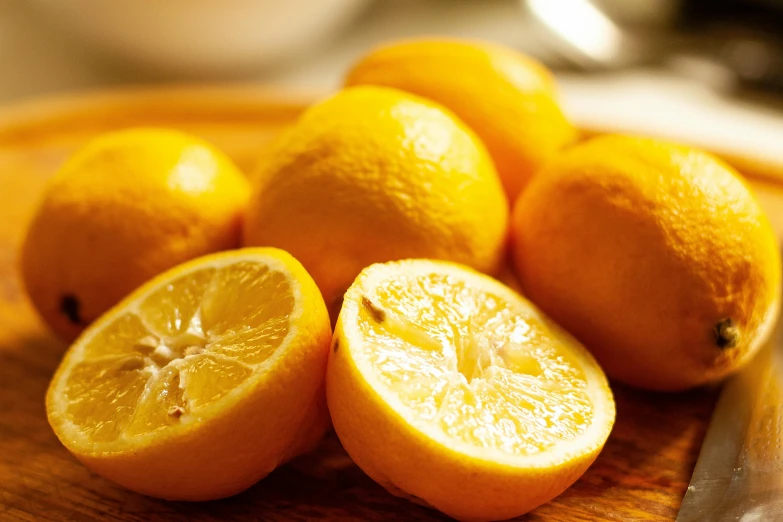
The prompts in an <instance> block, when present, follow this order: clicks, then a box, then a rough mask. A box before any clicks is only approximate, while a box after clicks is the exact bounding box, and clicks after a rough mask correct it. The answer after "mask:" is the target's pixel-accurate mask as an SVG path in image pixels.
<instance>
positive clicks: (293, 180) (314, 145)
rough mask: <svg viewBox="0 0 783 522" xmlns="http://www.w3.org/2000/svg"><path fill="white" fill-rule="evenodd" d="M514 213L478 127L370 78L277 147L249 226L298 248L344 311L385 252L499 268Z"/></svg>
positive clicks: (319, 108)
mask: <svg viewBox="0 0 783 522" xmlns="http://www.w3.org/2000/svg"><path fill="white" fill-rule="evenodd" d="M507 215H508V205H507V203H506V198H505V196H504V194H503V189H502V187H501V185H500V182H499V180H498V178H497V174H496V172H495V169H494V168H493V165H492V161H491V160H490V158H489V156H488V155H487V153H486V151H485V149H484V147H483V145H482V144H481V143H480V141H479V140H478V139H477V138H476V137H475V136H474V135H473V133H472V132H471V131H470V130H469V129H467V128H466V127H465V126H464V125H463V124H462V123H461V122H459V121H458V120H457V119H455V118H454V117H453V116H452V115H451V114H450V113H448V112H447V111H445V110H442V109H441V108H440V107H438V106H435V105H433V104H432V103H430V102H428V101H425V100H423V99H420V98H417V97H414V96H412V95H409V94H406V93H403V92H401V91H398V90H395V89H389V88H382V87H371V86H366V87H356V88H350V89H346V90H344V91H342V92H340V93H338V94H336V95H334V96H333V97H331V98H329V99H327V100H325V101H323V102H321V103H318V104H316V105H314V106H313V107H311V108H310V109H308V110H307V111H306V112H305V113H304V114H303V115H302V117H301V119H300V120H299V121H298V122H297V124H296V125H295V126H294V127H293V128H292V129H291V130H290V131H289V132H288V133H286V134H285V135H284V136H283V137H282V138H281V139H280V140H279V141H278V142H277V144H276V145H274V146H273V147H272V148H271V150H269V151H268V152H267V153H266V155H265V157H264V159H263V161H262V164H261V167H260V169H259V172H257V173H256V176H255V177H254V178H253V190H252V195H251V201H250V205H249V209H248V216H247V223H246V226H245V234H244V237H245V244H247V245H270V246H276V247H279V248H282V249H284V250H286V251H288V252H290V253H291V254H293V255H294V256H295V257H296V258H297V259H299V260H300V261H301V262H302V264H303V265H304V266H305V268H306V269H307V270H308V272H309V273H310V274H312V276H313V278H314V279H315V281H316V283H318V287H319V288H320V289H321V292H322V293H323V295H324V299H325V300H326V303H327V306H328V307H329V309H330V313H331V314H332V318H333V319H335V318H336V316H337V312H338V311H339V309H340V303H341V301H342V296H343V293H344V292H345V290H346V289H347V288H348V286H350V284H351V282H352V281H353V279H354V278H355V277H356V276H357V274H358V273H359V272H360V271H361V269H362V268H364V267H365V266H368V265H370V264H372V263H374V262H379V261H388V260H394V259H403V258H408V257H428V258H435V259H447V260H454V261H459V262H461V263H465V264H467V265H469V266H472V267H474V268H476V269H478V270H481V271H485V272H492V271H494V270H496V269H497V268H498V267H499V264H500V261H501V256H502V252H503V248H504V242H505V234H506V225H507V219H508V216H507Z"/></svg>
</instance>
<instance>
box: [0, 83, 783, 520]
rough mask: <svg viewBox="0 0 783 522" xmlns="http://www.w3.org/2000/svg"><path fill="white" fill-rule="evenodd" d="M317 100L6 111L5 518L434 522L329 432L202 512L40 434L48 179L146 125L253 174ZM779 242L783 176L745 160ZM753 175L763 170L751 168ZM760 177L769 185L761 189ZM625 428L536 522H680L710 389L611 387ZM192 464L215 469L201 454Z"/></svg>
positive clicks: (0, 343)
mask: <svg viewBox="0 0 783 522" xmlns="http://www.w3.org/2000/svg"><path fill="white" fill-rule="evenodd" d="M308 101H309V99H307V98H299V99H297V98H294V97H290V96H285V95H282V94H280V93H274V92H270V91H267V90H263V89H260V88H257V87H231V88H223V87H214V88H211V87H194V88H168V89H158V90H132V91H124V92H115V93H111V94H100V95H93V96H85V97H80V98H75V99H65V100H59V101H40V102H33V103H30V104H26V105H22V106H17V107H14V108H10V109H5V110H0V519H2V520H36V521H38V520H74V521H82V520H84V521H87V520H90V521H92V520H95V521H98V520H132V521H142V520H144V521H155V520H188V521H191V520H311V519H327V518H328V519H340V520H357V521H359V520H361V521H366V520H439V519H443V517H442V516H441V515H439V514H438V513H437V512H435V511H432V510H428V509H425V508H422V507H419V506H416V505H414V504H411V503H409V502H407V501H405V500H401V499H398V498H396V497H393V496H392V495H390V494H388V493H387V492H386V491H385V490H383V489H382V488H381V487H379V486H377V485H376V484H375V483H374V482H372V481H371V480H370V479H369V478H367V477H366V476H365V475H364V474H363V473H362V472H361V470H359V469H358V468H357V467H356V466H355V465H354V464H353V463H352V462H351V460H350V459H349V458H348V456H347V455H346V454H345V453H344V452H343V450H342V448H341V447H340V444H339V441H338V440H337V439H336V438H335V436H334V435H333V434H332V435H330V436H329V437H327V439H326V440H325V441H324V443H323V444H322V445H321V447H320V448H319V449H318V450H316V451H315V452H314V453H312V454H310V455H307V456H304V457H301V458H299V459H297V460H295V461H294V462H292V463H290V464H288V465H286V466H283V467H282V468H280V469H278V470H276V471H275V472H273V473H272V474H271V475H270V476H269V477H267V478H266V479H264V480H262V481H261V482H259V483H258V484H257V485H255V486H254V487H252V488H251V489H249V490H248V491H246V492H244V493H242V494H240V495H237V496H235V497H232V498H229V499H226V500H222V501H216V502H206V503H179V502H165V501H160V500H156V499H152V498H147V497H143V496H141V495H137V494H135V493H132V492H129V491H126V490H124V489H122V488H120V487H118V486H115V485H114V484H112V483H110V482H108V481H106V480H104V479H102V478H100V477H98V476H96V475H94V474H92V473H90V472H89V471H88V470H87V469H86V468H85V467H83V466H82V465H81V464H80V463H79V462H77V461H76V460H75V459H74V458H72V457H71V456H70V454H68V452H67V451H66V450H65V449H64V448H63V447H62V446H61V445H60V444H59V442H58V441H57V439H56V438H55V436H54V434H53V433H52V431H51V430H50V428H49V426H48V425H47V422H46V416H45V412H44V400H43V398H44V391H45V389H46V386H47V384H48V381H49V378H50V376H51V374H52V372H53V371H54V369H55V367H56V365H57V363H58V360H59V358H60V356H61V355H62V353H63V351H64V349H65V346H64V345H63V344H62V343H61V342H59V341H57V340H56V339H55V338H54V337H53V336H52V335H51V334H49V333H48V332H47V331H46V329H45V328H44V326H43V325H42V324H41V322H40V321H39V320H38V318H37V317H36V315H35V313H34V311H33V310H32V308H31V306H30V305H29V303H28V301H27V300H26V297H25V296H24V293H23V290H22V287H21V285H20V281H19V278H18V275H17V271H16V258H17V250H18V244H19V242H20V240H21V237H22V234H23V232H24V229H25V225H26V222H27V220H28V219H29V216H30V213H31V211H32V209H33V206H34V204H35V201H36V198H37V197H38V193H39V191H40V189H41V186H42V184H43V182H44V180H45V179H46V178H47V177H48V176H49V175H51V174H52V173H53V172H54V171H55V170H56V169H57V167H58V166H59V165H60V164H61V162H62V161H63V160H64V158H65V157H66V156H67V155H68V154H70V153H71V152H72V151H74V150H75V149H76V148H77V147H79V146H80V145H81V144H83V143H84V142H85V140H87V139H89V138H91V137H93V136H95V135H96V134H99V133H101V132H105V131H109V130H112V129H117V128H122V127H128V126H136V125H146V126H166V127H174V128H179V129H183V130H186V131H189V132H192V133H195V134H198V135H200V136H203V137H204V138H206V139H208V140H210V141H212V142H213V143H215V144H216V145H217V146H219V147H220V148H222V149H223V150H225V151H226V152H227V153H228V154H230V155H231V156H232V157H233V158H234V159H235V160H236V162H237V163H238V164H239V166H240V167H241V168H243V169H245V171H249V170H252V168H253V165H254V162H255V160H256V158H257V157H258V154H259V151H260V150H261V149H263V147H264V146H265V145H266V144H267V143H268V142H269V140H270V139H272V138H273V137H274V136H275V135H276V134H277V133H278V132H279V131H280V129H281V128H283V127H284V126H286V125H288V124H290V123H291V122H292V121H293V120H294V119H295V118H296V116H297V115H298V114H299V113H300V112H301V111H302V110H303V108H304V107H306V105H307V102H308ZM739 163H741V164H742V166H743V167H746V168H745V173H746V174H748V175H749V176H750V177H752V178H753V177H756V178H758V180H756V181H754V182H753V186H754V188H755V190H756V191H757V193H758V195H759V197H760V198H761V200H762V202H763V204H764V205H765V207H766V208H767V210H768V212H769V213H770V217H771V219H772V221H773V223H774V224H775V227H776V229H777V230H778V232H779V234H780V235H781V236H782V237H783V188H781V187H783V184H781V185H778V181H777V180H778V179H783V177H779V173H780V172H781V171H783V170H778V169H777V168H774V167H770V166H768V165H765V166H760V165H756V164H754V162H752V161H749V160H747V159H742V158H740V159H739ZM754 165H755V166H754ZM762 178H763V179H762ZM614 390H615V393H616V399H617V411H618V414H617V424H616V426H615V429H614V431H613V433H612V436H611V438H610V440H609V442H608V444H607V445H606V448H605V449H604V451H603V452H602V453H601V455H600V457H599V458H598V460H597V461H596V463H595V465H593V467H591V468H590V470H589V471H588V472H587V473H586V474H585V475H584V476H583V477H582V479H580V480H579V481H578V482H577V483H576V484H575V485H574V486H573V487H571V488H570V489H569V490H568V491H566V492H565V493H564V494H563V495H561V496H560V497H558V498H557V499H555V500H553V501H552V502H549V503H548V504H546V505H544V506H541V507H540V508H538V509H537V510H535V511H534V512H533V513H530V514H529V515H527V516H526V517H524V519H525V520H528V521H548V522H558V521H595V520H618V521H636V520H639V521H641V520H656V521H658V520H660V521H663V520H672V519H673V518H674V516H675V515H676V512H677V509H678V506H679V504H680V500H681V498H682V496H683V494H684V492H685V488H686V487H687V485H688V481H689V479H690V475H691V472H692V469H693V465H694V462H695V460H696V456H697V454H698V451H699V445H700V444H701V440H702V438H703V436H704V432H705V429H706V425H707V423H708V421H709V417H710V413H711V410H712V407H713V405H714V402H715V398H716V391H715V390H698V391H694V392H690V393H685V394H677V395H656V394H651V393H644V392H639V391H634V390H630V389H627V388H624V387H621V386H615V387H614ZM193 458H208V456H204V455H194V456H193Z"/></svg>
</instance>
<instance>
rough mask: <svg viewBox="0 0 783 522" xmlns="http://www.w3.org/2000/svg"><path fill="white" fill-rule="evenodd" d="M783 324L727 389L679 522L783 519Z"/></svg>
mask: <svg viewBox="0 0 783 522" xmlns="http://www.w3.org/2000/svg"><path fill="white" fill-rule="evenodd" d="M782 325H783V321H781V320H779V321H778V325H777V328H776V331H775V334H774V335H773V336H772V338H771V340H770V342H768V343H767V345H766V346H764V347H763V349H762V351H761V352H760V353H759V354H758V355H757V356H756V358H755V359H754V360H753V361H752V362H751V363H750V365H749V366H747V367H746V368H745V369H743V370H742V371H740V373H738V374H737V375H735V376H734V377H732V378H731V379H730V380H729V381H728V382H727V383H726V384H725V385H724V388H723V391H722V392H721V396H720V398H719V399H718V403H717V405H716V407H715V412H714V413H713V416H712V421H711V422H710V426H709V428H708V430H707V435H706V437H705V438H704V442H703V444H702V448H701V452H700V453H699V459H698V461H697V462H696V468H695V469H694V472H693V477H692V478H691V483H690V486H688V490H687V491H686V493H685V497H684V498H683V501H682V506H681V507H680V512H679V513H678V514H677V522H728V521H737V522H762V521H763V522H767V521H769V522H774V521H783V443H781V438H782V437H783V326H782Z"/></svg>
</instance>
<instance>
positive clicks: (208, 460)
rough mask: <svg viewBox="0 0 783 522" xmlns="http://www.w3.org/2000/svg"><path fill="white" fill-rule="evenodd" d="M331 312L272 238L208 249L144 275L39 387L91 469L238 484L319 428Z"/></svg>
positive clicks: (194, 494)
mask: <svg viewBox="0 0 783 522" xmlns="http://www.w3.org/2000/svg"><path fill="white" fill-rule="evenodd" d="M330 339H331V331H330V326H329V316H328V314H327V311H326V306H325V305H324V302H323V299H322V297H321V294H320V293H319V291H318V288H317V287H316V285H315V283H314V282H313V280H312V278H311V277H310V276H309V275H308V274H307V272H306V271H305V270H304V268H303V267H302V266H301V265H300V264H299V262H298V261H296V260H295V259H294V258H293V257H291V256H290V255H289V254H287V253H285V252H283V251H281V250H277V249H273V248H254V249H244V250H237V251H231V252H224V253H220V254H215V255H210V256H206V257H202V258H199V259H196V260H194V261H190V262H188V263H185V264H183V265H180V266H178V267H176V268H173V269H172V270H169V271H168V272H165V273H164V274H162V275H160V276H158V277H156V278H155V279H153V280H152V281H150V282H148V283H146V284H145V285H143V286H142V287H141V288H139V289H138V290H136V291H135V292H133V293H132V294H131V295H130V296H128V297H127V298H126V299H125V300H123V301H122V302H121V303H120V304H118V305H117V306H116V307H114V308H113V309H112V310H110V311H109V312H107V313H106V314H105V315H103V316H102V317H101V318H100V319H99V320H97V321H96V322H94V323H93V324H92V326H90V327H89V328H88V329H87V330H86V331H85V332H84V333H83V334H82V335H81V337H79V339H77V341H76V342H75V343H74V344H73V345H72V346H71V348H70V349H69V350H68V352H67V353H66V355H65V358H64V359H63V361H62V363H61V364H60V367H59V368H58V369H57V372H56V373H55V375H54V377H53V379H52V382H51V384H50V386H49V391H48V393H47V397H46V409H47V414H48V417H49V422H50V424H51V425H52V428H54V431H55V433H56V434H57V436H58V437H59V439H60V441H62V443H63V444H64V445H65V447H66V448H68V450H70V451H71V453H73V454H74V455H75V456H76V457H77V458H79V459H80V460H81V461H82V462H84V463H85V464H86V465H87V466H88V467H89V468H91V469H92V470H93V471H95V472H96V473H98V474H100V475H103V476H104V477H106V478H109V479H111V480H113V481H115V482H117V483H119V484H121V485H123V486H125V487H127V488H130V489H132V490H134V491H137V492H140V493H143V494H147V495H151V496H155V497H161V498H166V499H181V500H206V499H214V498H220V497H225V496H228V495H232V494H234V493H238V492H240V491H242V490H244V489H246V488H247V487H249V486H250V485H252V484H253V483H255V482H256V481H258V480H259V479H260V478H262V477H264V476H265V475H267V474H268V473H269V472H270V471H272V470H273V469H274V468H275V467H276V466H277V465H279V464H280V463H282V462H284V461H285V460H287V459H289V458H291V457H293V456H295V455H296V454H297V453H299V452H302V451H305V450H307V449H309V447H311V446H313V445H314V444H315V442H316V441H317V440H318V438H319V437H320V436H321V435H322V434H323V433H324V431H325V430H326V428H327V427H328V412H327V411H326V403H325V398H324V395H323V393H324V390H323V381H324V373H325V371H326V361H327V357H328V353H329V342H330Z"/></svg>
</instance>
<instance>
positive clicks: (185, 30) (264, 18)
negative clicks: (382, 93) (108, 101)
mask: <svg viewBox="0 0 783 522" xmlns="http://www.w3.org/2000/svg"><path fill="white" fill-rule="evenodd" d="M367 1H368V0H67V1H64V0H35V2H34V3H33V4H34V5H35V6H36V7H37V8H38V10H39V11H40V12H41V13H42V14H45V15H46V16H48V17H49V18H50V19H51V21H52V22H53V23H54V24H55V25H56V26H57V27H58V28H60V29H61V30H62V32H64V33H66V34H67V35H70V36H72V37H73V38H77V39H79V40H81V41H82V42H83V43H85V44H87V45H88V47H90V48H92V49H93V50H95V51H97V52H99V53H101V54H109V55H111V56H112V57H114V58H122V59H124V60H126V61H128V62H132V63H133V64H134V65H136V66H142V67H144V68H145V69H148V70H154V71H155V72H156V73H158V74H163V75H167V76H191V77H195V76H216V75H225V74H237V73H239V72H241V71H245V70H246V69H249V68H252V69H253V71H257V70H259V69H260V68H263V67H264V66H267V65H269V64H272V63H275V62H279V61H280V60H282V59H284V58H286V57H288V56H292V55H293V54H295V53H297V52H303V51H305V50H307V49H308V48H312V47H313V46H314V45H315V44H317V43H319V42H321V41H322V40H323V39H324V38H325V37H327V36H329V35H330V34H333V33H334V32H335V31H338V30H339V29H341V28H342V27H344V25H345V24H346V23H347V22H348V21H350V20H351V19H352V18H353V16H354V15H355V14H357V13H358V11H359V10H360V8H361V7H363V6H364V5H365V4H366V3H367Z"/></svg>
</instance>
